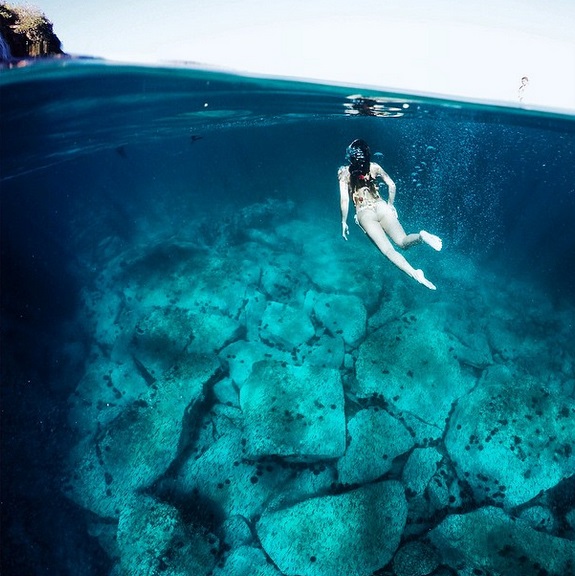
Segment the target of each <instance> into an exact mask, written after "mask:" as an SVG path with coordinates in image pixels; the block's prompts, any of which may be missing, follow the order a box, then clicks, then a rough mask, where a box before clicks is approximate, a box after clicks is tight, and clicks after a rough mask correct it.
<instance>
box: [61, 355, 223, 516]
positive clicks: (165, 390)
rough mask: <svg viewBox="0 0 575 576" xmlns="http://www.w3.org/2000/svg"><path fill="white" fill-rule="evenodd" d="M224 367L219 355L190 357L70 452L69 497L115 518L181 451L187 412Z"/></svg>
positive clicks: (96, 511) (95, 511)
mask: <svg viewBox="0 0 575 576" xmlns="http://www.w3.org/2000/svg"><path fill="white" fill-rule="evenodd" d="M219 368H220V363H219V362H218V360H217V357H215V356H192V355H190V356H188V357H187V361H186V362H182V363H181V364H180V365H179V366H178V367H177V368H174V369H173V370H171V371H170V372H168V373H167V374H166V376H165V377H164V379H163V380H162V381H161V382H160V381H159V382H158V383H157V385H156V389H155V390H152V391H151V392H150V393H149V394H148V395H147V396H146V397H144V398H143V399H142V400H138V401H136V402H133V403H132V404H130V405H129V406H127V407H126V408H125V409H124V411H123V412H122V413H121V414H120V415H119V416H117V417H116V418H115V419H114V420H112V421H111V422H110V423H109V424H108V425H107V426H106V427H105V428H102V430H100V431H99V432H98V433H97V434H95V435H94V436H92V437H89V438H87V439H85V440H84V441H82V442H81V443H80V444H78V445H77V447H76V448H75V449H74V450H72V451H71V454H70V459H69V463H68V467H69V471H70V486H69V491H68V496H69V497H70V498H71V499H72V500H74V501H75V502H77V503H78V504H80V505H81V506H83V507H84V508H87V509H88V510H91V511H92V512H94V513H96V514H98V515H99V516H102V517H110V518H116V517H118V515H119V514H120V513H121V510H122V507H123V505H124V502H125V501H126V499H128V498H129V497H130V496H131V495H132V494H134V493H135V492H136V491H138V490H140V489H142V488H146V487H148V486H150V485H151V484H152V483H153V482H154V480H156V479H157V478H158V477H159V476H160V475H161V474H163V473H164V472H165V471H166V469H167V468H168V466H169V465H170V464H171V463H172V461H173V460H174V458H175V457H176V455H177V454H178V453H179V450H180V449H181V447H182V445H183V444H182V433H183V431H184V428H185V424H186V422H185V419H186V418H187V417H188V414H187V413H188V411H189V409H190V408H191V407H192V406H193V404H194V403H195V402H197V401H198V400H199V399H200V398H201V397H202V395H203V394H204V387H205V384H206V383H207V382H208V381H209V380H210V379H211V378H213V376H214V375H215V374H216V373H217V371H218V370H219Z"/></svg>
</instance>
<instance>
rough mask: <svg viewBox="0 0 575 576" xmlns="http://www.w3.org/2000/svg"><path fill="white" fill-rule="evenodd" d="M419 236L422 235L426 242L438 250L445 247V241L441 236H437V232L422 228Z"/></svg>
mask: <svg viewBox="0 0 575 576" xmlns="http://www.w3.org/2000/svg"><path fill="white" fill-rule="evenodd" d="M419 236H420V237H421V239H422V240H423V241H424V242H425V243H426V244H428V245H429V246H431V247H432V248H433V249H434V250H437V251H438V252H439V251H440V250H441V248H442V247H443V242H442V240H441V238H440V237H439V236H436V235H435V234H430V233H429V232H426V231H425V230H422V231H421V232H420V233H419Z"/></svg>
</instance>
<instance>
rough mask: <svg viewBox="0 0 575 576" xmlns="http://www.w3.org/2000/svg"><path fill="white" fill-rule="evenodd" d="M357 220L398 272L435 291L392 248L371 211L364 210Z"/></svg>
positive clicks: (421, 272)
mask: <svg viewBox="0 0 575 576" xmlns="http://www.w3.org/2000/svg"><path fill="white" fill-rule="evenodd" d="M358 220H359V223H360V224H361V227H362V228H363V229H364V230H365V233H366V234H367V235H368V236H369V237H370V238H371V240H372V241H373V243H374V244H375V245H376V246H377V247H378V248H379V251H380V252H381V253H382V254H383V255H384V256H385V257H386V258H388V259H389V260H391V261H392V262H393V263H394V264H395V265H396V266H397V267H398V268H399V269H400V270H402V271H403V272H405V273H406V274H407V275H408V276H411V277H412V278H414V279H415V280H417V281H418V282H419V283H420V284H423V285H424V286H427V288H429V289H430V290H435V286H434V285H433V284H432V283H431V282H430V281H429V280H427V279H426V278H425V276H424V275H423V271H422V270H416V269H415V268H413V266H412V265H411V264H410V263H409V262H408V261H407V260H406V259H405V258H404V257H403V256H402V255H401V254H400V253H399V252H397V251H396V250H395V249H394V248H393V246H392V245H391V242H390V241H389V238H388V237H387V236H386V234H385V232H384V231H383V228H382V227H381V224H380V223H379V220H378V218H377V216H376V214H375V212H374V211H373V210H364V211H363V212H361V213H360V215H359V216H358Z"/></svg>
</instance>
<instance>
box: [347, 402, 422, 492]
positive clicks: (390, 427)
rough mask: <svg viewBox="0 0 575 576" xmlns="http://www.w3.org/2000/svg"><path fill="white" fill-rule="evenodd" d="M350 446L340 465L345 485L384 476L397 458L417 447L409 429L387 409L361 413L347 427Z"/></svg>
mask: <svg viewBox="0 0 575 576" xmlns="http://www.w3.org/2000/svg"><path fill="white" fill-rule="evenodd" d="M347 432H348V437H349V438H350V443H349V446H348V447H347V450H346V451H345V455H344V456H343V457H342V458H340V459H339V461H338V464H337V470H338V475H339V477H338V479H339V481H340V482H341V483H343V484H355V483H359V484H364V483H366V482H371V481H372V480H375V479H376V478H379V477H380V476H383V474H385V473H386V472H388V471H389V470H390V469H391V466H392V462H393V459H394V458H396V457H397V456H399V455H400V454H404V453H405V452H407V451H408V450H409V449H410V448H412V447H413V444H414V440H413V437H412V436H411V434H410V433H409V432H408V431H407V429H406V428H405V426H404V425H403V424H402V423H401V422H400V421H399V420H397V419H396V418H394V417H393V416H391V415H390V414H388V413H387V412H386V411H385V410H379V409H377V408H375V409H374V408H368V409H365V410H360V411H359V412H358V413H357V414H356V415H355V416H354V417H353V418H351V420H350V421H349V423H348V425H347Z"/></svg>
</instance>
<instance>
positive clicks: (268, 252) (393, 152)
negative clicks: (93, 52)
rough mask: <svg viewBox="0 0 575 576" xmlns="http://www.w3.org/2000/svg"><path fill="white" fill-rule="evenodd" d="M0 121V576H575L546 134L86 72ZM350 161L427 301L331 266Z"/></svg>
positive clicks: (293, 94)
mask: <svg viewBox="0 0 575 576" xmlns="http://www.w3.org/2000/svg"><path fill="white" fill-rule="evenodd" d="M0 97H1V103H2V116H1V119H0V125H1V135H2V136H1V139H0V152H1V162H2V164H1V168H0V170H1V172H0V194H1V219H2V220H1V234H2V236H1V242H2V243H1V267H2V275H1V283H2V290H1V294H2V296H1V297H2V302H1V303H2V308H1V314H2V324H1V330H2V332H1V337H2V366H1V368H2V487H1V488H2V532H3V546H2V573H3V574H6V575H8V574H19V575H23V574H87V575H89V574H110V575H111V576H128V575H130V576H131V575H134V576H135V575H138V576H139V575H159V574H165V575H190V576H192V575H193V576H204V575H205V576H208V575H213V576H252V575H262V576H268V575H269V576H274V575H275V576H280V575H289V576H298V575H300V576H340V575H341V576H344V575H345V576H352V575H353V576H370V575H371V574H376V575H385V576H426V575H434V576H456V575H457V576H469V575H472V574H473V575H477V576H480V575H485V576H488V575H493V576H495V575H505V576H515V575H518V574H521V575H522V576H523V575H525V576H529V575H534V576H535V575H536V576H543V575H557V576H565V575H567V574H573V573H575V566H574V563H573V562H574V561H573V559H574V558H575V499H574V494H575V454H574V453H573V446H574V445H575V338H574V337H573V334H574V325H575V235H574V230H575V118H573V117H570V116H565V115H561V114H555V113H552V112H549V111H546V112H541V111H534V110H528V109H525V108H520V107H517V108H505V107H501V106H498V105H496V104H488V103H480V104H478V103H471V102H455V101H449V100H443V99H439V98H429V97H425V96H423V95H414V94H392V93H387V92H385V91H377V90H374V89H373V88H359V87H346V86H326V85H315V84H313V83H304V82H296V81H288V80H276V79H267V78H246V77H240V76H233V75H229V74H223V73H219V72H212V71H206V70H197V69H186V68H144V67H122V66H112V65H106V64H103V63H99V62H88V63H81V64H79V63H69V62H67V63H61V64H58V65H46V66H33V67H29V68H23V69H14V70H10V71H7V72H4V73H3V75H2V76H1V77H0ZM355 138H362V139H365V140H366V141H367V142H369V144H370V146H371V151H372V160H373V161H375V162H378V163H379V164H380V165H381V166H382V167H383V168H384V169H385V171H386V172H387V173H388V174H389V175H390V177H391V178H392V179H393V180H394V181H395V183H396V185H397V194H396V198H395V207H396V209H397V212H398V215H399V219H400V221H401V222H402V224H403V226H404V228H405V230H406V232H408V233H419V232H420V230H427V231H429V232H430V233H432V234H435V235H437V236H439V237H441V239H442V241H443V247H442V249H441V250H440V251H436V250H433V249H432V248H431V247H430V246H428V245H427V244H425V243H419V244H417V245H415V246H413V247H412V248H410V249H409V250H406V251H401V250H400V249H399V248H398V250H399V251H400V252H401V253H402V254H403V256H405V258H406V259H407V260H408V261H409V262H410V263H411V265H412V266H413V267H414V268H415V269H422V270H424V272H425V275H426V277H427V278H429V279H430V280H431V281H432V282H433V284H434V285H435V286H436V287H437V289H436V290H434V291H432V290H428V289H427V288H425V287H424V286H422V285H420V284H418V283H417V282H416V281H415V280H414V279H413V278H411V277H409V276H408V275H406V274H403V273H402V272H401V271H400V270H399V269H398V268H397V267H395V266H394V265H393V264H392V263H391V262H390V260H388V259H387V258H386V257H385V256H384V255H383V254H381V253H380V252H379V251H378V249H377V248H376V246H374V245H373V244H372V243H371V242H370V240H369V238H368V236H367V235H366V234H365V233H364V232H363V230H362V229H361V227H359V226H356V225H355V224H354V223H353V214H350V215H349V217H348V224H349V226H350V235H349V238H348V240H347V242H346V241H344V239H343V238H342V236H341V214H340V194H339V187H338V179H337V173H338V168H339V167H340V166H342V165H343V164H345V150H346V147H347V146H348V144H349V143H350V142H351V141H352V140H354V139H355ZM386 192H387V191H386V189H385V188H383V189H382V195H383V196H384V197H385V198H386Z"/></svg>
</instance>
